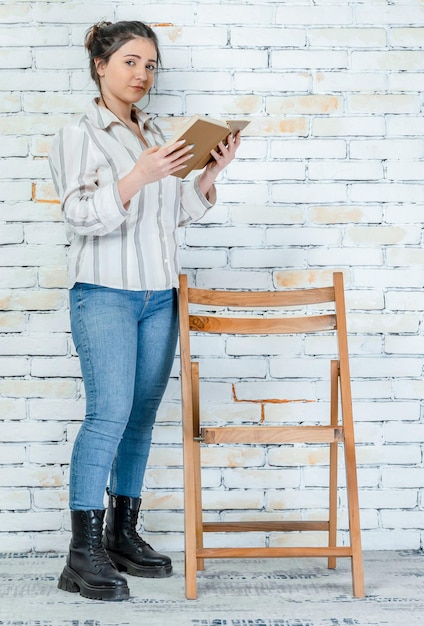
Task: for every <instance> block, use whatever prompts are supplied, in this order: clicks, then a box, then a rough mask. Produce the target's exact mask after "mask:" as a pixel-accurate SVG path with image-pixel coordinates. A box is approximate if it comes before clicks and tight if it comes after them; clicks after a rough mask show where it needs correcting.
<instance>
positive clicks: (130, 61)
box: [126, 59, 135, 66]
mask: <svg viewBox="0 0 424 626" xmlns="http://www.w3.org/2000/svg"><path fill="white" fill-rule="evenodd" d="M126 63H127V65H131V66H133V65H135V61H133V60H132V59H129V60H128V61H127V62H126Z"/></svg>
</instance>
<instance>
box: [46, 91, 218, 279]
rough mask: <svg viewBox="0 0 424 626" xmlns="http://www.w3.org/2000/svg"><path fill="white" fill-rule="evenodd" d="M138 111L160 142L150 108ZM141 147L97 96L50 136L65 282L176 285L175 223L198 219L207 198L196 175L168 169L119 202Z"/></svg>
mask: <svg viewBox="0 0 424 626" xmlns="http://www.w3.org/2000/svg"><path fill="white" fill-rule="evenodd" d="M137 114H138V119H139V124H140V128H141V130H142V132H143V136H144V137H145V139H146V141H147V143H148V145H149V146H154V145H156V144H159V145H160V144H162V143H163V137H162V135H161V133H160V131H159V129H158V128H157V127H156V126H155V124H154V123H153V122H152V120H151V119H150V118H149V116H147V115H146V114H145V113H143V112H142V111H139V110H137ZM143 149H144V145H143V143H142V142H141V140H140V139H139V138H138V137H137V136H136V135H135V134H134V133H132V132H131V131H130V130H129V129H128V128H127V127H126V126H125V125H124V124H123V123H122V122H121V121H120V120H119V119H118V118H117V117H116V116H115V115H114V114H113V113H112V112H111V111H109V110H108V109H106V108H104V107H99V106H98V105H97V103H96V101H95V100H93V101H92V102H91V103H90V105H89V107H88V110H87V112H86V114H85V115H82V116H80V117H78V118H75V119H74V120H72V121H71V122H70V123H69V124H68V125H67V126H65V127H64V128H63V129H62V130H61V131H60V132H59V133H58V134H57V135H56V137H55V138H54V140H53V144H52V147H51V150H50V153H49V161H50V168H51V171H52V177H53V182H54V185H55V188H56V191H57V194H58V196H59V198H60V201H61V204H62V207H63V211H64V215H65V222H66V230H67V235H68V239H69V242H70V248H69V253H68V273H69V282H68V286H69V287H70V288H71V287H72V286H73V285H74V283H75V282H84V283H93V284H98V285H103V286H105V287H113V288H116V289H130V290H160V289H170V288H171V287H176V286H177V285H178V271H179V263H178V240H177V229H178V226H181V225H184V224H187V223H189V222H191V221H196V220H198V219H200V218H201V217H202V216H203V215H204V213H205V211H206V210H207V209H208V208H210V207H211V206H212V204H211V203H210V202H209V201H208V200H207V199H206V198H205V197H204V196H203V194H202V193H201V191H200V189H199V187H198V183H197V178H195V179H194V180H188V181H183V182H182V181H181V180H180V179H179V178H178V177H176V176H168V177H166V178H164V179H162V180H160V181H158V182H156V183H150V184H148V185H145V186H144V187H143V188H142V189H141V190H140V191H139V192H138V193H137V194H136V195H135V196H133V198H132V199H131V201H130V205H129V207H128V210H125V209H124V207H123V205H122V202H121V200H120V197H119V194H118V180H119V179H120V178H122V176H124V175H125V174H127V173H128V172H129V171H130V170H131V169H132V167H133V166H134V163H135V162H136V161H137V159H138V157H139V156H140V154H141V152H142V150H143Z"/></svg>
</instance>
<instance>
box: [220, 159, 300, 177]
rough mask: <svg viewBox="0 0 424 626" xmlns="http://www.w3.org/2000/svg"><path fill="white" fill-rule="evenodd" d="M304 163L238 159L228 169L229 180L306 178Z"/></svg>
mask: <svg viewBox="0 0 424 626" xmlns="http://www.w3.org/2000/svg"><path fill="white" fill-rule="evenodd" d="M304 178H305V166H304V164H303V163H293V162H292V163H282V162H272V161H268V162H266V163H258V162H249V161H248V162H244V161H236V162H233V163H231V165H230V166H229V167H228V170H227V179H228V180H247V181H251V180H271V181H273V180H276V181H281V180H304Z"/></svg>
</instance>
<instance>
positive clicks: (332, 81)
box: [313, 30, 388, 93]
mask: <svg viewBox="0 0 424 626" xmlns="http://www.w3.org/2000/svg"><path fill="white" fill-rule="evenodd" d="M340 36H341V37H344V33H343V30H342V31H340ZM387 81H388V79H387V77H386V76H385V75H384V74H382V73H380V74H378V73H376V72H374V73H372V72H365V71H363V72H355V73H354V72H352V71H350V70H346V71H342V72H335V71H333V72H325V71H319V72H316V73H315V74H314V77H313V82H314V92H315V93H329V92H336V93H337V92H343V91H346V92H354V93H355V92H358V91H359V92H361V93H364V92H370V93H372V92H375V91H385V90H386V87H387Z"/></svg>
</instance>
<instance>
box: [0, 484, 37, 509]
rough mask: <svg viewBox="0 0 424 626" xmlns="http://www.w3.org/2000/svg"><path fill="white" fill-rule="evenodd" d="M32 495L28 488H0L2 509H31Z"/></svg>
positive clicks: (0, 505)
mask: <svg viewBox="0 0 424 626" xmlns="http://www.w3.org/2000/svg"><path fill="white" fill-rule="evenodd" d="M30 508H31V496H30V493H29V491H27V490H23V489H21V490H18V489H0V509H2V510H4V511H17V510H25V509H27V510H29V509H30Z"/></svg>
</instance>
